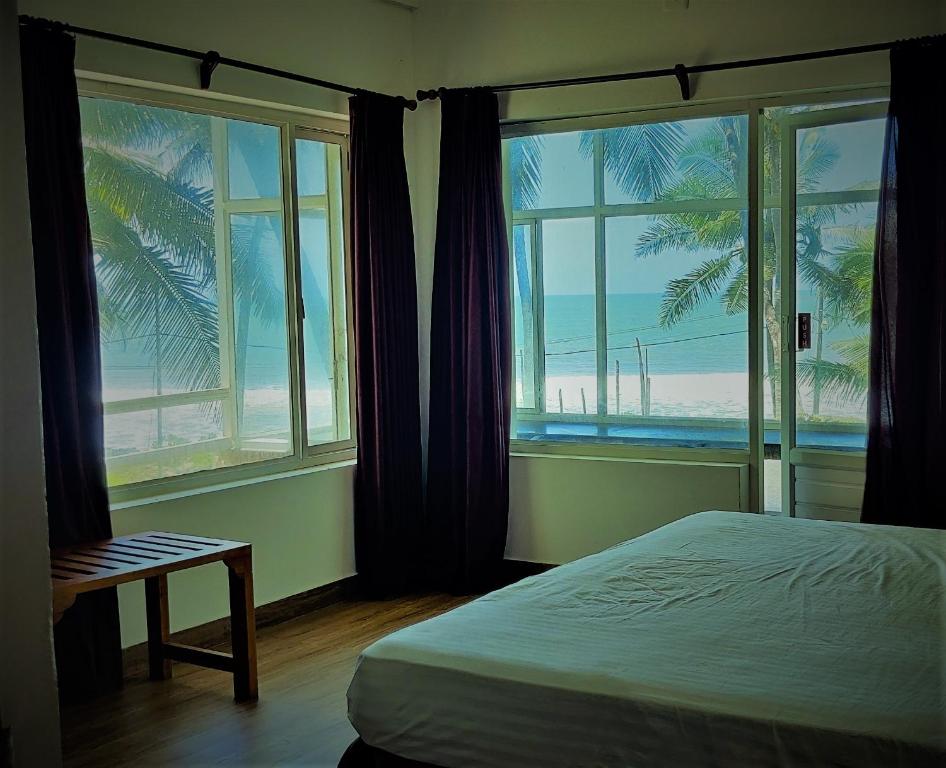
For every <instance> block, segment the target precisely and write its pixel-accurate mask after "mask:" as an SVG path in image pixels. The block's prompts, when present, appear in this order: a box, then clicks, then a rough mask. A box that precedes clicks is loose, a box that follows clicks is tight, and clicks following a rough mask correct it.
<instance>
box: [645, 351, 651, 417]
mask: <svg viewBox="0 0 946 768" xmlns="http://www.w3.org/2000/svg"><path fill="white" fill-rule="evenodd" d="M649 352H650V350H649V349H647V348H646V347H645V349H644V378H645V379H646V380H647V415H648V416H650V358H649V357H648V353H649Z"/></svg>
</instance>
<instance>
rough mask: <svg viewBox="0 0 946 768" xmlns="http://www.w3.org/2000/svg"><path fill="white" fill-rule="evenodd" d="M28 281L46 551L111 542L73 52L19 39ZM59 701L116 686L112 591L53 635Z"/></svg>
mask: <svg viewBox="0 0 946 768" xmlns="http://www.w3.org/2000/svg"><path fill="white" fill-rule="evenodd" d="M20 29H21V31H20V55H21V59H22V70H23V104H24V121H25V127H26V156H27V171H28V177H29V196H30V220H31V225H32V235H33V259H34V264H35V276H36V307H37V323H38V327H39V352H40V379H41V384H42V402H43V444H44V453H45V473H46V508H47V513H48V518H49V544H50V547H52V548H55V547H59V546H64V545H68V544H76V543H81V542H85V541H90V540H93V539H101V538H107V537H110V536H111V535H112V526H111V520H110V517H109V508H108V492H107V486H106V479H105V449H104V446H105V441H104V429H103V421H102V419H103V417H102V378H101V369H100V361H99V354H100V353H99V317H98V303H97V296H96V283H95V266H94V262H93V257H92V241H91V237H90V232H89V217H88V212H87V210H86V202H85V181H84V173H83V159H82V131H81V126H80V122H79V96H78V92H77V88H76V79H75V71H74V60H75V40H74V39H73V38H71V37H70V36H69V35H67V34H65V33H64V32H61V31H58V30H55V29H50V28H48V27H43V26H39V25H26V26H23V27H21V28H20ZM55 647H56V665H57V672H58V678H59V691H60V696H61V697H62V698H63V699H64V700H66V701H74V700H84V699H86V698H89V697H91V696H94V695H97V694H99V693H103V692H105V691H109V690H113V689H115V688H117V687H119V686H120V685H121V680H122V655H121V635H120V631H119V623H118V597H117V592H116V590H115V589H109V590H102V591H98V592H94V593H91V594H86V595H80V596H79V598H78V599H77V600H76V603H75V605H74V606H73V607H72V608H70V609H69V610H68V611H66V613H65V615H64V616H63V618H62V620H61V621H60V622H59V623H58V624H57V625H56V628H55Z"/></svg>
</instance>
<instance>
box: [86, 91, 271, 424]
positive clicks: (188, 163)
mask: <svg viewBox="0 0 946 768" xmlns="http://www.w3.org/2000/svg"><path fill="white" fill-rule="evenodd" d="M81 110H82V128H83V145H84V146H83V153H84V158H85V176H86V199H87V205H88V209H89V218H90V223H91V227H92V233H93V247H94V251H95V254H96V275H97V278H98V282H99V294H100V295H99V310H100V318H101V324H102V334H103V341H104V343H124V342H127V341H140V342H141V344H142V347H143V349H144V351H145V352H147V353H148V354H151V355H153V356H154V358H155V361H156V363H155V375H156V377H157V381H156V384H157V391H158V392H161V390H162V387H166V386H172V387H176V388H180V389H184V390H198V389H210V388H215V387H219V386H220V384H221V371H220V350H219V331H218V319H217V318H218V311H217V307H218V298H219V297H218V296H217V264H216V259H217V254H216V252H215V237H216V232H215V227H216V226H217V224H218V223H217V222H215V219H214V190H213V181H212V178H213V159H212V158H213V153H212V149H211V127H210V126H211V119H212V118H210V117H206V116H202V115H196V114H191V113H186V112H182V111H177V110H168V109H161V108H155V107H147V106H139V105H130V104H125V103H122V102H115V101H108V100H104V99H82V101H81ZM245 140H246V138H244V141H245ZM257 149H258V148H257ZM245 151H247V152H248V153H250V154H252V151H253V147H249V148H245ZM250 171H251V173H252V172H253V168H252V165H251V166H250ZM267 226H269V222H268V221H267V217H265V216H255V217H253V223H252V224H247V223H239V222H234V223H233V225H232V238H231V239H232V243H231V258H232V271H233V286H234V294H235V295H234V301H235V304H236V307H237V313H238V319H237V322H236V338H235V348H236V358H237V359H236V361H235V368H236V375H237V381H236V390H237V408H238V412H239V411H242V402H243V393H244V378H245V366H246V348H247V343H248V338H247V332H248V325H249V318H250V316H253V317H256V318H257V320H258V322H260V323H261V324H262V325H264V326H266V325H271V324H273V323H275V322H278V321H280V320H281V319H282V317H283V313H284V309H283V308H284V296H283V287H282V278H281V275H280V274H277V273H276V272H274V270H273V269H272V268H271V266H270V265H269V264H267V263H266V261H265V260H263V259H260V258H258V251H259V246H260V241H261V238H262V237H263V236H264V234H265V229H266V227H267Z"/></svg>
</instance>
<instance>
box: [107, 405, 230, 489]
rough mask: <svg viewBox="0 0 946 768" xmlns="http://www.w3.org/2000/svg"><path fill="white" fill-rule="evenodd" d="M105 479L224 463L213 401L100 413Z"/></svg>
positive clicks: (127, 479) (218, 409)
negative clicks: (103, 419) (101, 417)
mask: <svg viewBox="0 0 946 768" xmlns="http://www.w3.org/2000/svg"><path fill="white" fill-rule="evenodd" d="M105 444H106V451H105V459H106V465H107V469H108V482H109V485H112V486H115V485H123V484H125V483H135V482H140V481H142V480H152V479H154V478H157V477H173V476H175V475H182V474H185V473H188V472H196V471H198V470H201V469H213V468H215V467H220V466H227V463H226V461H225V453H224V452H225V451H226V449H227V448H229V441H227V440H226V439H225V437H224V432H223V419H222V405H221V403H220V402H219V401H211V402H207V403H199V404H192V405H179V406H174V407H171V408H155V409H152V410H149V411H135V412H133V413H120V414H109V415H106V417H105Z"/></svg>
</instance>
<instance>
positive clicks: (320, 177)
mask: <svg viewBox="0 0 946 768" xmlns="http://www.w3.org/2000/svg"><path fill="white" fill-rule="evenodd" d="M325 147H326V145H325V144H323V143H322V142H321V141H309V140H306V139H297V140H296V177H297V178H298V180H299V196H300V197H305V196H308V195H324V194H325V189H326V183H325V182H326V177H325V173H326V170H325Z"/></svg>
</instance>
